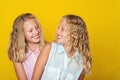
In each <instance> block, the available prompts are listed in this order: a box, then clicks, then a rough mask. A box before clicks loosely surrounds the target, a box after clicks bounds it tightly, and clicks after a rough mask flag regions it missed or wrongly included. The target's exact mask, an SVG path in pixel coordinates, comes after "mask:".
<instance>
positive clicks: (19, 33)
mask: <svg viewBox="0 0 120 80" xmlns="http://www.w3.org/2000/svg"><path fill="white" fill-rule="evenodd" d="M29 19H34V20H36V23H37V24H39V26H40V23H39V22H38V20H37V19H36V17H35V16H34V15H32V14H31V13H25V14H21V15H20V16H18V17H17V18H16V19H15V20H14V23H13V29H12V32H11V35H10V45H9V49H8V57H9V59H10V60H12V61H15V62H23V61H24V60H25V59H26V56H25V53H26V52H27V48H26V47H27V46H26V41H25V37H24V33H23V25H24V22H25V21H26V20H29ZM40 29H41V27H40ZM43 45H44V37H43V31H42V30H41V32H40V43H39V47H40V50H41V49H42V47H43Z"/></svg>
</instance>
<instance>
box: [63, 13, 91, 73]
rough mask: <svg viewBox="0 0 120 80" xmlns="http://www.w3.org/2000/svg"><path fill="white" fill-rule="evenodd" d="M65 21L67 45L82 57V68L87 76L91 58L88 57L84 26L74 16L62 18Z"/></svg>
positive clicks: (79, 18)
mask: <svg viewBox="0 0 120 80" xmlns="http://www.w3.org/2000/svg"><path fill="white" fill-rule="evenodd" d="M63 18H64V19H66V24H65V26H66V30H67V41H66V42H67V44H69V45H72V48H74V49H75V50H78V51H79V52H80V53H82V56H83V67H84V70H85V72H86V73H87V74H88V73H89V72H90V69H91V63H92V58H91V55H90V48H89V39H88V32H87V28H86V24H85V22H84V21H83V19H82V18H81V17H79V16H76V15H66V16H63Z"/></svg>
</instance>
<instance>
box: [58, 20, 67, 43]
mask: <svg viewBox="0 0 120 80" xmlns="http://www.w3.org/2000/svg"><path fill="white" fill-rule="evenodd" d="M65 24H66V19H65V18H63V19H62V20H61V21H60V24H59V27H58V30H57V32H56V41H57V43H60V44H63V45H64V44H65V43H66V36H67V33H66V26H65Z"/></svg>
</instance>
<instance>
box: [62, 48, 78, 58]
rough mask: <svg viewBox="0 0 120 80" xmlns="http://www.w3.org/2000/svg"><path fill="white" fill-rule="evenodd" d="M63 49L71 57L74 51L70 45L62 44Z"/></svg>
mask: <svg viewBox="0 0 120 80" xmlns="http://www.w3.org/2000/svg"><path fill="white" fill-rule="evenodd" d="M64 49H65V51H66V52H67V55H68V56H69V57H72V56H73V55H74V54H75V51H76V50H75V49H74V48H73V47H72V46H64Z"/></svg>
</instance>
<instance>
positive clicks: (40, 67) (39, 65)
mask: <svg viewBox="0 0 120 80" xmlns="http://www.w3.org/2000/svg"><path fill="white" fill-rule="evenodd" d="M50 49H51V44H50V43H46V44H45V45H44V47H43V49H42V51H41V53H40V55H39V56H38V58H37V61H36V64H35V68H34V71H33V75H32V80H40V78H41V76H42V73H43V71H44V67H45V65H46V63H47V60H48V57H49V53H50Z"/></svg>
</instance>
